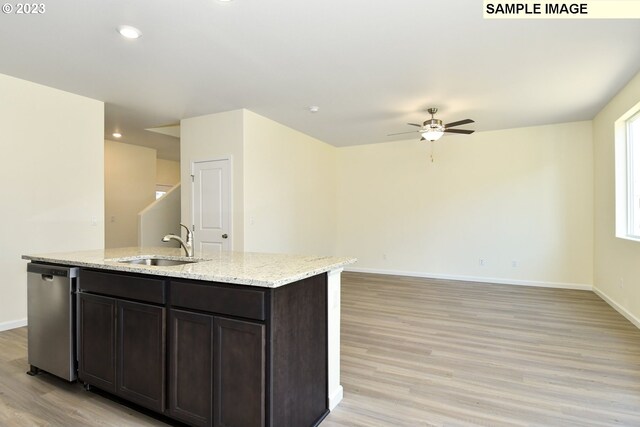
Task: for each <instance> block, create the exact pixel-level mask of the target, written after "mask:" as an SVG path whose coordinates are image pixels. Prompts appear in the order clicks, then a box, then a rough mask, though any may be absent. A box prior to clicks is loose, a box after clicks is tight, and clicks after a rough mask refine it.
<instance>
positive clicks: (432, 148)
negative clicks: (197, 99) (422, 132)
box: [431, 141, 433, 163]
mask: <svg viewBox="0 0 640 427" xmlns="http://www.w3.org/2000/svg"><path fill="white" fill-rule="evenodd" d="M431 163H433V141H431Z"/></svg>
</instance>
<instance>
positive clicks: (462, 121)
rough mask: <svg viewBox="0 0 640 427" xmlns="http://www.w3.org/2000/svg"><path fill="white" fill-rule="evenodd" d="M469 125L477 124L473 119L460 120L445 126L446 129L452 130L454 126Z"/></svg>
mask: <svg viewBox="0 0 640 427" xmlns="http://www.w3.org/2000/svg"><path fill="white" fill-rule="evenodd" d="M469 123H475V122H474V121H473V120H471V119H464V120H458V121H457V122H451V123H447V124H446V125H444V127H445V128H452V127H454V126H460V125H466V124H469Z"/></svg>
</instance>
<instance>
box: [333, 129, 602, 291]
mask: <svg viewBox="0 0 640 427" xmlns="http://www.w3.org/2000/svg"><path fill="white" fill-rule="evenodd" d="M434 147H435V152H434V156H435V162H434V163H431V162H430V160H429V154H430V145H429V144H428V143H418V141H416V140H410V141H400V142H394V143H385V144H373V145H364V146H355V147H347V148H341V149H340V150H339V167H338V182H339V189H338V199H337V205H338V235H337V241H338V251H337V252H338V254H339V255H350V256H356V257H358V258H359V262H358V264H357V265H356V266H355V268H356V269H365V270H368V271H384V272H397V273H400V274H415V275H425V276H431V277H438V276H442V277H451V278H463V279H477V280H488V281H498V282H499V281H504V282H508V283H522V284H526V283H532V284H541V285H544V284H560V285H566V286H574V285H578V286H584V287H589V286H590V285H591V284H592V265H593V259H592V247H593V201H592V182H593V159H592V155H593V152H592V140H591V122H578V123H566V124H559V125H550V126H540V127H531V128H522V129H510V130H502V131H493V132H478V133H475V134H473V135H470V136H456V135H453V136H447V137H445V138H443V139H441V140H440V141H438V142H436V143H435V145H434ZM480 259H484V260H485V265H484V266H481V265H480V262H479V260H480ZM514 261H515V262H516V265H517V266H516V267H513V266H512V265H513V262H514Z"/></svg>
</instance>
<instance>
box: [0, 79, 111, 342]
mask: <svg viewBox="0 0 640 427" xmlns="http://www.w3.org/2000/svg"><path fill="white" fill-rule="evenodd" d="M0 93H1V94H2V95H1V96H0V129H2V136H1V137H0V148H1V149H2V152H3V156H4V158H5V161H4V162H3V165H2V168H0V182H2V187H1V188H0V198H1V199H2V209H0V224H2V239H0V271H2V275H3V277H2V281H0V330H4V329H9V328H11V327H16V326H21V325H23V324H25V322H26V317H27V305H26V296H27V291H26V283H27V276H26V262H25V261H23V260H21V259H20V257H21V256H22V255H23V254H35V253H45V252H59V251H70V250H81V249H99V248H101V247H102V246H103V244H104V240H103V226H104V210H103V206H104V205H103V200H104V187H103V177H104V176H103V158H104V157H103V142H102V138H103V135H104V129H103V127H104V105H103V103H102V102H99V101H96V100H93V99H89V98H85V97H82V96H78V95H74V94H71V93H67V92H63V91H59V90H56V89H52V88H48V87H45V86H41V85H37V84H34V83H31V82H27V81H24V80H19V79H15V78H13V77H9V76H5V75H1V74H0Z"/></svg>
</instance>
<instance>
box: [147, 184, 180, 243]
mask: <svg viewBox="0 0 640 427" xmlns="http://www.w3.org/2000/svg"><path fill="white" fill-rule="evenodd" d="M180 232H181V228H180V186H175V187H172V188H171V189H170V190H169V191H168V192H167V194H165V195H164V196H163V197H161V198H159V199H158V200H156V201H154V202H153V203H151V204H150V205H149V206H147V207H146V208H145V209H144V210H142V211H141V212H139V213H138V246H142V247H149V246H173V247H176V248H179V247H180V244H179V243H178V242H176V241H175V240H171V241H169V242H162V237H164V236H166V235H167V234H177V235H178V236H180Z"/></svg>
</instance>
